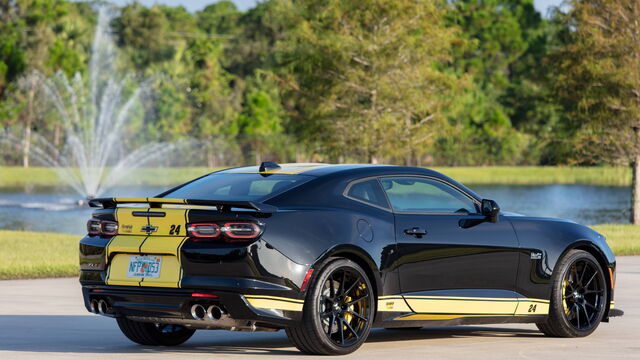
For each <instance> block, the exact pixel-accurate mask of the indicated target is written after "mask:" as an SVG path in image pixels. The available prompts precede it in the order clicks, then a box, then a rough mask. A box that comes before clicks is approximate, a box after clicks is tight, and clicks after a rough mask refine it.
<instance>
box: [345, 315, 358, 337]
mask: <svg viewBox="0 0 640 360" xmlns="http://www.w3.org/2000/svg"><path fill="white" fill-rule="evenodd" d="M343 322H344V324H345V325H347V329H349V331H351V333H352V334H353V335H354V336H355V337H356V340H358V339H359V338H360V337H359V336H358V333H356V331H355V330H353V328H352V327H351V325H350V324H349V322H348V321H346V320H343Z"/></svg>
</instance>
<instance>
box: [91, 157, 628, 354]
mask: <svg viewBox="0 0 640 360" xmlns="http://www.w3.org/2000/svg"><path fill="white" fill-rule="evenodd" d="M90 205H91V206H92V207H95V208H96V209H95V211H94V212H93V215H92V218H91V219H90V220H89V221H88V223H87V231H88V233H87V235H86V236H85V237H84V238H83V239H82V240H81V241H80V268H81V272H80V283H81V285H82V293H83V296H84V304H85V306H86V308H87V310H88V311H90V312H92V313H96V314H100V315H104V316H108V317H112V318H114V319H115V320H116V321H117V323H118V326H119V327H120V329H121V330H122V332H123V333H124V335H125V336H126V337H128V338H129V339H130V340H132V341H134V342H136V343H139V344H144V345H164V346H168V345H178V344H181V343H183V342H185V341H187V340H188V339H189V338H190V337H191V336H192V335H193V333H194V332H195V331H196V330H200V329H226V330H234V331H278V330H281V329H284V330H285V331H286V334H287V336H288V337H289V339H290V340H291V342H292V343H293V344H294V345H295V346H296V347H297V348H298V349H300V350H301V351H303V352H305V353H309V354H325V355H337V354H347V353H350V352H353V351H355V350H356V349H357V348H358V347H360V346H361V345H362V344H363V342H364V341H365V340H366V339H367V336H368V335H369V333H370V331H371V329H372V328H420V327H424V326H440V325H464V324H489V323H535V324H536V325H537V327H538V328H539V329H540V331H542V332H543V333H544V334H546V335H548V336H554V337H581V336H586V335H589V334H591V333H592V332H593V331H594V330H595V329H596V328H597V327H598V324H599V323H600V322H603V321H604V322H607V321H609V318H610V317H612V316H615V315H620V314H621V313H622V311H621V310H619V309H614V306H613V305H614V302H613V295H614V284H615V265H616V262H615V258H614V255H613V253H612V252H611V250H610V249H609V246H607V243H606V241H605V239H604V237H603V236H602V235H600V234H599V233H597V232H595V231H594V230H591V229H590V228H588V227H585V226H582V225H579V224H576V223H574V222H571V221H567V220H561V219H551V218H540V217H529V216H522V215H518V214H514V213H508V212H503V211H501V210H500V208H499V207H498V205H497V204H496V202H495V201H492V200H488V199H483V198H482V197H481V196H480V195H478V194H476V193H475V192H473V191H472V190H470V189H469V188H467V187H465V186H464V185H462V184H460V183H458V182H456V181H455V180H453V179H451V178H449V177H447V176H445V175H443V174H440V173H438V172H436V171H432V170H427V169H422V168H414V167H401V166H382V165H327V164H282V165H279V164H276V163H273V162H265V163H262V164H261V165H260V166H251V167H239V168H232V169H226V170H222V171H217V172H213V173H211V174H208V175H205V176H202V177H200V178H198V179H195V180H193V181H190V182H187V183H186V184H183V185H180V186H177V187H175V188H173V189H170V190H168V191H166V192H164V193H162V194H159V195H157V196H156V197H153V198H99V199H93V200H91V201H90Z"/></svg>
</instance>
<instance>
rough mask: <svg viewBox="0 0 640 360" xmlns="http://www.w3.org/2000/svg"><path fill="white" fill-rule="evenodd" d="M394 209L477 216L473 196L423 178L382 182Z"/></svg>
mask: <svg viewBox="0 0 640 360" xmlns="http://www.w3.org/2000/svg"><path fill="white" fill-rule="evenodd" d="M380 183H381V184H382V187H383V188H384V191H385V192H386V193H387V196H388V197H389V201H390V202H391V206H393V209H394V210H396V211H408V212H425V213H454V212H458V213H475V212H476V211H477V210H476V207H475V204H474V202H473V200H471V199H470V198H469V197H467V196H465V195H464V194H462V193H461V192H459V191H458V190H456V189H454V188H452V187H451V186H449V185H446V184H444V183H442V182H440V181H437V180H432V179H427V178H421V177H408V176H407V177H404V176H403V177H385V178H381V179H380Z"/></svg>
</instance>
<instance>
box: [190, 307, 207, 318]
mask: <svg viewBox="0 0 640 360" xmlns="http://www.w3.org/2000/svg"><path fill="white" fill-rule="evenodd" d="M206 315H207V310H206V309H205V308H204V306H202V305H200V304H194V305H193V306H191V317H193V318H194V319H196V320H204V317H205V316H206Z"/></svg>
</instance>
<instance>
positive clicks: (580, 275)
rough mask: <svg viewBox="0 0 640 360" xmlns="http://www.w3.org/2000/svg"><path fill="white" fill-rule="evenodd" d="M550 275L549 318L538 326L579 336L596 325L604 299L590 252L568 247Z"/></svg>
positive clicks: (602, 284)
mask: <svg viewBox="0 0 640 360" xmlns="http://www.w3.org/2000/svg"><path fill="white" fill-rule="evenodd" d="M558 270H560V271H559V272H558V273H557V274H556V275H557V276H555V277H554V278H555V279H554V282H553V286H554V289H553V297H552V299H551V304H550V309H549V317H548V320H547V321H546V322H545V323H541V324H538V328H539V329H540V330H541V331H542V332H544V333H545V334H546V335H550V336H557V337H581V336H587V335H589V334H591V333H592V332H593V331H594V330H595V329H596V328H597V327H598V325H599V324H600V321H601V320H602V317H603V315H604V310H605V307H606V306H605V305H606V301H607V295H608V294H607V282H606V279H605V277H604V272H603V270H602V267H601V266H600V264H599V263H598V261H597V260H596V259H595V258H594V257H593V255H591V254H589V253H587V252H585V251H581V250H572V251H570V252H569V253H567V255H566V256H565V257H564V258H563V259H562V260H561V261H560V264H559V266H558Z"/></svg>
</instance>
